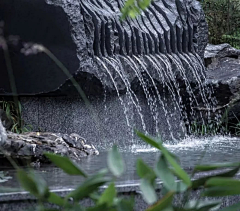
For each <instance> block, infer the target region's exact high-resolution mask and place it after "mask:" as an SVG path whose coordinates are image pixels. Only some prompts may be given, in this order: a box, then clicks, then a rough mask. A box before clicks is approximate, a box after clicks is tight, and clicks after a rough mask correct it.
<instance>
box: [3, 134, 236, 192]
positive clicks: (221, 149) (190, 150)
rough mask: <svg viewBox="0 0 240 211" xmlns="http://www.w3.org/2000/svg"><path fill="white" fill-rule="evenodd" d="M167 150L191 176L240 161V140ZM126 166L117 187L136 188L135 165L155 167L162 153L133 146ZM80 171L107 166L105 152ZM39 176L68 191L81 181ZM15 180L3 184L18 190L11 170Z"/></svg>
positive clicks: (52, 171)
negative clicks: (198, 169) (197, 168)
mask: <svg viewBox="0 0 240 211" xmlns="http://www.w3.org/2000/svg"><path fill="white" fill-rule="evenodd" d="M165 146H166V147H167V148H168V149H169V150H170V151H171V152H173V153H174V154H176V155H177V156H178V157H179V158H180V161H181V165H182V166H183V168H184V169H186V170H187V171H188V172H191V170H192V167H193V166H194V165H196V164H199V163H201V164H203V163H205V164H206V163H207V164H209V163H221V162H229V161H234V162H236V161H240V153H239V152H240V139H239V138H230V137H222V136H215V137H211V138H205V139H196V138H188V139H185V140H183V141H181V142H179V143H178V144H174V145H173V144H167V143H166V144H165ZM121 151H122V152H121V153H122V155H123V158H124V161H125V164H126V173H125V174H124V175H123V176H122V177H120V178H119V179H118V184H133V183H137V182H138V176H137V175H136V173H135V166H136V161H137V159H138V158H141V159H143V160H144V161H145V162H146V163H148V164H149V165H151V166H154V163H155V161H156V160H157V159H158V157H159V154H160V153H159V152H158V151H157V150H155V149H153V148H150V147H148V146H138V145H134V146H131V148H129V149H127V150H121ZM78 164H79V165H80V166H81V168H82V169H83V170H84V171H86V172H87V173H89V174H92V173H94V172H96V171H98V170H100V169H102V168H104V167H106V165H107V152H106V151H102V152H100V155H98V156H89V157H87V158H84V159H82V160H81V161H79V162H78ZM36 171H37V173H38V174H40V175H41V176H42V177H44V178H45V179H46V181H47V182H48V184H49V186H50V188H51V189H55V190H56V189H63V188H64V189H67V188H73V187H75V186H77V185H78V184H79V183H80V182H81V181H82V179H81V178H79V177H76V176H68V175H66V174H65V173H64V172H62V171H61V170H60V169H58V168H55V167H53V166H48V167H42V168H40V169H39V170H36ZM9 174H10V175H11V176H13V179H11V180H9V181H8V182H6V183H4V184H3V185H4V186H6V187H14V188H16V187H19V186H18V183H17V181H16V179H15V170H9Z"/></svg>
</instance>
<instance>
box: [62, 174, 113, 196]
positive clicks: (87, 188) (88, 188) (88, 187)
mask: <svg viewBox="0 0 240 211" xmlns="http://www.w3.org/2000/svg"><path fill="white" fill-rule="evenodd" d="M105 174H106V171H104V172H103V171H101V172H99V173H97V174H96V175H93V176H91V177H89V178H88V179H87V180H85V181H84V182H83V184H82V185H80V186H79V187H78V188H76V189H75V190H74V191H72V192H71V193H69V194H68V195H67V198H70V197H72V198H74V199H75V200H81V199H83V198H86V197H89V196H90V194H91V193H93V192H95V191H97V190H98V188H99V187H100V186H102V185H104V184H105V183H107V182H110V181H111V178H106V177H105Z"/></svg>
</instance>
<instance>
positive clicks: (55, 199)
mask: <svg viewBox="0 0 240 211" xmlns="http://www.w3.org/2000/svg"><path fill="white" fill-rule="evenodd" d="M47 200H48V202H49V203H52V204H56V205H58V206H64V205H66V204H68V203H67V202H66V201H65V200H64V199H63V198H62V197H60V196H59V195H57V194H56V193H53V192H50V193H49V196H48V198H47Z"/></svg>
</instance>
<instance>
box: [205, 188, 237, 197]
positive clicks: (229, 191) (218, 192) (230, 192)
mask: <svg viewBox="0 0 240 211" xmlns="http://www.w3.org/2000/svg"><path fill="white" fill-rule="evenodd" d="M239 194H240V189H239V187H236V188H235V187H225V186H223V187H211V188H208V189H207V190H205V191H204V192H203V195H204V196H234V195H239Z"/></svg>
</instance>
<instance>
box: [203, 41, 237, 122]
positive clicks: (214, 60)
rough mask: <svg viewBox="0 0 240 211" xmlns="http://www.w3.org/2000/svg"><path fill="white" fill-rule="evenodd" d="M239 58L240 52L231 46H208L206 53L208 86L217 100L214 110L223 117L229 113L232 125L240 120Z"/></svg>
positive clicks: (228, 116)
mask: <svg viewBox="0 0 240 211" xmlns="http://www.w3.org/2000/svg"><path fill="white" fill-rule="evenodd" d="M239 56H240V50H237V49H235V48H233V47H231V46H230V45H229V44H222V45H208V47H207V48H206V51H205V59H206V60H207V61H208V64H207V66H208V69H207V79H208V80H207V85H208V87H210V88H213V90H214V96H215V97H216V100H217V104H216V105H215V106H214V109H213V110H216V111H215V113H219V112H221V113H222V115H223V114H224V113H225V112H227V118H228V119H227V121H228V123H231V124H236V123H238V122H239V120H240V113H239V110H240V57H239ZM225 120H226V118H225ZM232 126H233V125H232Z"/></svg>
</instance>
